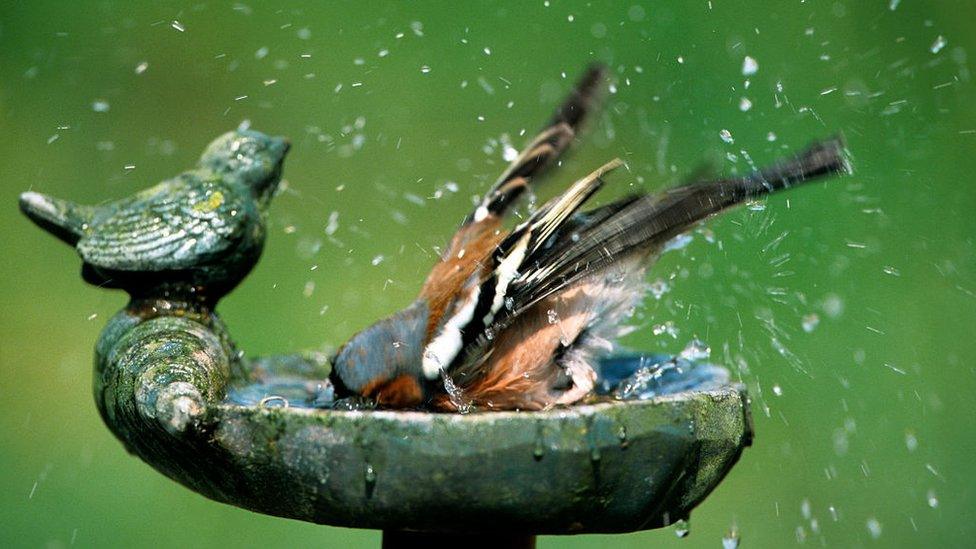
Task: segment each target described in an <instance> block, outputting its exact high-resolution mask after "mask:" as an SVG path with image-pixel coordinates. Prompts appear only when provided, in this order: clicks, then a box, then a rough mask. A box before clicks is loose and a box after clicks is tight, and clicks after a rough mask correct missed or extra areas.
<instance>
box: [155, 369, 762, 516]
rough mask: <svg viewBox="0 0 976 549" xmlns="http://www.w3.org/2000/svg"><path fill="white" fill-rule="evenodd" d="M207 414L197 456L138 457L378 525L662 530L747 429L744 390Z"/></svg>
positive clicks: (208, 488) (234, 496) (277, 508)
mask: <svg viewBox="0 0 976 549" xmlns="http://www.w3.org/2000/svg"><path fill="white" fill-rule="evenodd" d="M213 412H214V414H215V415H214V416H213V418H212V419H213V421H212V422H211V423H210V425H211V426H212V427H211V428H210V429H209V430H208V436H207V437H206V438H205V439H198V440H187V443H189V444H191V445H192V446H194V448H195V449H194V450H193V454H195V458H194V459H193V460H192V461H193V462H195V465H193V466H187V465H186V464H185V463H184V464H183V465H178V466H176V467H171V466H170V465H172V463H171V462H168V461H167V460H159V459H156V460H153V459H151V457H149V458H147V456H145V455H144V456H143V459H147V461H149V462H150V463H151V464H153V465H154V466H156V467H157V468H160V469H161V470H162V471H163V472H164V473H166V474H168V475H169V476H171V477H173V478H174V479H176V480H178V481H179V482H181V483H183V484H185V485H187V486H188V487H190V488H192V489H194V490H196V491H198V492H200V493H202V494H204V495H205V496H207V497H210V498H213V499H216V500H219V501H223V502H226V503H231V504H234V505H238V506H241V507H244V508H247V509H251V510H253V511H257V512H260V513H266V514H271V515H278V516H283V517H288V518H293V519H298V520H304V521H309V522H314V523H320V524H329V525H334V526H346V527H356V528H374V529H382V530H385V531H396V530H407V531H415V532H431V533H434V532H436V533H465V534H470V533H477V532H482V531H491V530H494V529H497V527H498V525H505V528H506V530H507V531H508V532H520V533H525V534H572V533H586V532H631V531H635V530H645V529H652V528H658V527H662V526H666V525H668V524H671V523H673V522H675V521H677V520H679V519H683V518H685V517H687V516H688V514H689V513H690V512H691V510H692V508H694V507H695V506H696V505H697V504H698V503H699V502H700V501H701V500H702V499H703V498H704V497H705V496H706V495H707V494H708V493H709V492H710V491H711V490H712V489H713V488H715V486H717V484H718V483H719V482H720V481H721V480H722V478H723V477H724V476H725V474H726V473H727V472H728V471H729V469H730V468H731V467H732V466H733V465H734V464H735V462H736V461H737V460H738V458H739V456H740V455H741V452H742V450H743V448H744V447H746V446H748V445H749V444H750V442H751V438H752V429H751V421H750V415H749V407H748V403H747V396H746V393H745V390H744V388H743V387H741V386H737V385H727V386H725V387H721V388H717V389H711V390H705V391H697V390H690V391H684V392H680V393H677V394H670V395H664V396H659V397H655V398H652V399H649V400H635V401H609V402H601V403H596V404H588V405H579V406H573V407H569V408H561V409H554V410H550V411H545V412H481V413H474V414H468V415H457V414H437V413H425V412H403V411H382V410H368V411H335V410H319V409H313V408H298V407H284V406H240V405H234V404H220V405H218V406H217V407H216V409H215V410H213ZM190 438H191V439H192V438H193V437H190ZM171 449H172V448H171ZM165 454H169V455H170V456H172V455H173V454H172V452H165ZM154 455H156V456H157V458H158V457H159V456H160V454H154ZM184 455H186V454H184ZM187 457H192V456H189V455H187ZM180 461H181V462H183V461H185V460H183V459H180Z"/></svg>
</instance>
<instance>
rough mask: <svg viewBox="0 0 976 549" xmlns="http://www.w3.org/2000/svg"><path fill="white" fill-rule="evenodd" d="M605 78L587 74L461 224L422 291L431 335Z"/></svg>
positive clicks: (595, 70)
mask: <svg viewBox="0 0 976 549" xmlns="http://www.w3.org/2000/svg"><path fill="white" fill-rule="evenodd" d="M606 76H607V71H606V68H605V67H604V66H603V65H598V64H595V65H592V66H590V67H589V68H588V69H587V70H586V71H585V72H584V73H583V75H582V76H581V77H580V79H579V81H578V82H577V83H576V87H575V88H573V90H572V91H571V92H570V93H569V95H568V96H567V97H566V99H565V100H564V101H563V103H562V104H561V105H560V106H559V108H557V109H556V110H555V112H554V113H553V115H552V117H551V118H550V120H549V122H548V123H547V124H546V126H545V128H543V130H542V131H541V132H539V134H538V135H537V136H536V137H535V138H534V139H532V141H530V142H529V143H528V145H526V146H525V148H523V149H522V152H521V153H520V154H519V155H518V157H517V158H515V160H513V161H512V163H511V164H509V166H508V168H506V169H505V171H504V172H503V173H502V174H501V176H499V178H498V180H497V181H496V182H495V185H494V186H493V187H492V189H491V190H490V191H488V193H487V194H485V197H484V199H483V200H482V201H481V202H480V203H479V204H478V206H477V207H476V208H475V210H474V211H473V212H472V213H471V214H470V215H468V217H467V218H466V219H465V220H464V222H463V223H462V224H461V227H460V228H459V229H458V231H457V233H455V235H454V238H453V239H452V240H451V243H450V245H449V246H448V247H447V248H446V250H445V251H444V254H443V256H442V257H441V260H440V261H439V262H438V263H437V264H436V265H435V266H434V268H433V269H432V270H431V272H430V275H429V276H428V277H427V281H426V282H425V283H424V287H423V289H422V290H421V292H420V297H421V298H422V299H424V300H425V301H426V302H427V303H428V304H429V307H430V311H431V314H430V320H429V325H428V336H429V337H434V336H435V335H436V333H435V332H436V330H437V328H438V327H439V326H440V325H441V323H442V321H443V317H444V314H445V313H449V312H450V311H451V310H452V309H453V308H454V307H455V306H456V305H457V299H456V298H457V296H458V295H459V293H462V292H461V289H462V286H463V285H464V284H465V283H466V281H467V280H468V278H469V277H470V276H471V275H472V274H473V273H474V272H475V271H478V270H480V269H481V267H482V265H483V263H484V261H485V260H487V258H488V257H489V255H490V254H491V253H492V252H493V250H494V248H495V246H496V245H497V244H498V243H499V241H500V240H501V238H502V237H503V236H504V234H503V232H504V231H503V230H502V221H503V219H504V217H505V215H506V214H507V213H508V211H509V210H510V207H511V206H512V205H513V204H514V203H515V202H516V201H517V199H518V198H519V196H521V195H522V194H523V193H524V192H525V190H526V189H527V188H528V186H529V184H530V183H531V182H533V181H535V180H536V179H538V178H539V177H540V176H541V175H543V174H544V173H545V172H546V171H547V170H548V169H549V168H550V167H552V166H553V165H554V164H555V163H556V161H557V159H558V158H559V157H560V155H562V154H563V153H564V152H565V151H566V149H567V148H568V147H569V145H570V144H571V143H572V141H573V138H574V137H575V136H576V134H577V132H578V131H579V129H580V126H581V125H582V123H583V121H584V119H585V118H586V115H587V114H589V113H590V112H591V111H592V110H593V109H594V107H595V105H596V103H597V102H598V100H599V96H600V95H601V94H600V90H601V87H602V85H603V84H604V81H605V80H606Z"/></svg>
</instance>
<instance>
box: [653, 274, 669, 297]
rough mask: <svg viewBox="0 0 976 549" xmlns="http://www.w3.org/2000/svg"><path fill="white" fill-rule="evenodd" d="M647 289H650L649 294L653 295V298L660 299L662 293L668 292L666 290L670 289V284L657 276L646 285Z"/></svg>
mask: <svg viewBox="0 0 976 549" xmlns="http://www.w3.org/2000/svg"><path fill="white" fill-rule="evenodd" d="M648 289H649V290H650V291H651V295H652V296H654V299H661V298H662V297H663V296H664V294H666V293H668V291H669V290H671V286H670V285H669V284H668V283H667V282H665V281H664V280H663V279H660V278H659V279H657V280H655V281H654V282H651V284H650V286H648Z"/></svg>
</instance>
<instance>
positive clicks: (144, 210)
mask: <svg viewBox="0 0 976 549" xmlns="http://www.w3.org/2000/svg"><path fill="white" fill-rule="evenodd" d="M288 148H289V144H288V142H287V140H285V139H283V138H280V137H269V136H267V135H264V134H262V133H260V132H256V131H252V130H248V129H243V128H242V129H238V130H237V131H232V132H228V133H226V134H224V135H222V136H220V137H219V138H217V139H216V140H214V141H213V142H212V143H210V145H209V146H208V147H207V148H206V150H205V151H204V153H203V155H202V156H201V157H200V161H199V163H198V164H197V166H196V167H195V168H194V169H192V170H188V171H185V172H183V173H181V174H180V175H178V176H176V177H174V178H172V179H168V180H166V181H163V182H161V183H159V184H157V185H155V186H153V187H151V188H149V189H146V190H144V191H141V192H139V193H136V194H134V195H132V196H129V197H127V198H123V199H121V200H116V201H113V202H108V203H105V204H100V205H95V206H89V205H81V204H75V203H73V202H69V201H67V200H61V199H58V198H54V197H51V196H47V195H44V194H40V193H37V192H25V193H23V194H21V196H20V209H21V210H22V211H23V212H24V213H25V214H26V215H27V216H28V217H29V218H30V219H31V220H33V221H34V222H35V223H36V224H38V225H40V226H41V227H42V228H44V229H46V230H47V231H48V232H50V233H52V234H54V235H55V236H57V237H58V238H60V239H61V240H63V241H65V242H67V243H68V244H70V245H71V246H74V247H75V249H76V250H77V251H78V254H79V255H80V256H81V258H82V261H83V267H82V274H83V276H84V278H85V280H86V281H88V282H90V283H92V284H96V285H99V286H107V287H112V288H122V289H124V290H127V291H128V292H129V293H130V294H132V295H133V296H135V297H138V296H140V294H146V293H151V294H153V295H152V297H163V295H156V294H158V293H159V292H163V293H164V294H166V295H168V294H170V293H176V294H185V295H182V297H186V298H189V297H194V298H195V299H198V300H200V301H202V302H209V303H211V304H212V303H215V302H216V300H217V299H218V298H219V297H221V296H223V295H224V294H225V293H226V292H227V291H229V290H230V289H231V288H233V287H234V286H235V285H236V284H237V283H238V282H240V281H241V280H242V279H243V278H244V275H246V274H247V272H248V271H250V269H251V268H252V267H253V266H254V264H255V263H256V262H257V259H258V256H259V255H260V253H261V247H262V245H263V243H264V234H265V223H266V217H267V213H266V212H267V209H268V206H269V204H270V202H271V198H272V196H273V195H274V193H275V189H276V188H277V186H278V183H279V181H280V179H281V171H282V164H283V162H284V158H285V154H286V153H287V152H288Z"/></svg>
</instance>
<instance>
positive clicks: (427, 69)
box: [420, 65, 430, 74]
mask: <svg viewBox="0 0 976 549" xmlns="http://www.w3.org/2000/svg"><path fill="white" fill-rule="evenodd" d="M420 72H422V73H424V74H427V73H429V72H430V67H429V66H427V65H423V66H422V67H420Z"/></svg>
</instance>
